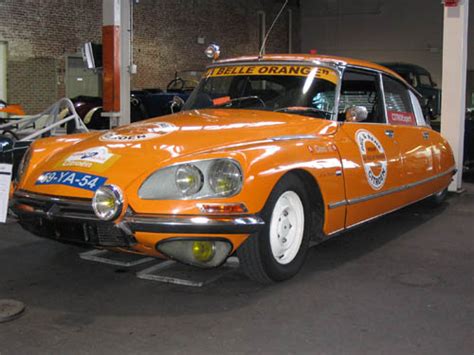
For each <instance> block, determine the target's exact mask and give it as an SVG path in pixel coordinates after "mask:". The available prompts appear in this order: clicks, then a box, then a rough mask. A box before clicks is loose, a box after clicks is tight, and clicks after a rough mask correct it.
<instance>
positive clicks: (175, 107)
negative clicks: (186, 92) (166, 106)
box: [170, 96, 184, 113]
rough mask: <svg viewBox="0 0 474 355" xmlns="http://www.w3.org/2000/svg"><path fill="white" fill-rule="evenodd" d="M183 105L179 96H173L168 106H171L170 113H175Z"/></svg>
mask: <svg viewBox="0 0 474 355" xmlns="http://www.w3.org/2000/svg"><path fill="white" fill-rule="evenodd" d="M183 106H184V100H183V98H182V97H180V96H174V97H173V100H171V104H170V108H171V113H176V112H179V111H181V109H182V108H183Z"/></svg>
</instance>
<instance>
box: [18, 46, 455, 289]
mask: <svg viewBox="0 0 474 355" xmlns="http://www.w3.org/2000/svg"><path fill="white" fill-rule="evenodd" d="M455 171H456V166H455V162H454V158H453V154H452V151H451V148H450V146H449V144H448V143H447V141H446V140H445V139H443V137H441V135H440V134H439V133H437V132H435V131H433V130H432V129H431V127H430V126H429V125H428V124H427V123H426V121H425V119H424V117H423V113H422V110H421V106H420V103H419V100H418V93H417V92H416V91H415V90H414V89H413V88H412V87H411V86H410V85H408V84H407V83H406V82H405V81H404V80H403V78H401V77H400V76H398V75H397V74H396V73H394V72H393V71H390V70H389V69H386V68H384V67H382V66H379V65H376V64H373V63H370V62H365V61H359V60H353V59H348V58H338V57H326V56H316V55H285V54H283V55H263V56H255V57H243V58H235V59H228V60H222V61H214V62H213V63H212V64H211V65H210V66H209V67H208V69H207V71H206V73H205V75H204V76H203V78H202V79H201V81H200V83H199V85H198V86H197V88H196V89H195V90H194V91H193V93H192V94H191V96H190V97H189V98H188V100H187V102H186V103H185V104H184V106H183V107H182V111H181V112H178V113H176V114H173V115H167V116H162V117H158V118H153V119H149V120H146V121H142V122H136V123H134V124H131V125H128V126H123V127H118V128H115V129H113V130H109V131H105V132H90V133H83V134H75V135H70V136H68V137H67V139H66V140H65V139H63V138H45V139H40V140H37V141H35V142H34V143H33V144H32V146H31V148H30V149H29V151H28V153H27V154H26V155H25V156H24V158H23V162H22V164H21V166H20V168H19V172H18V177H17V183H16V185H15V191H14V197H13V201H12V202H13V204H12V208H13V210H14V211H15V213H16V214H17V216H18V218H19V223H20V224H21V225H22V226H23V227H24V228H25V229H26V230H28V231H30V232H32V233H34V234H36V235H38V236H41V237H45V238H50V239H54V240H56V241H59V242H65V243H76V244H82V245H85V246H88V247H95V248H111V249H113V250H115V251H122V252H126V253H139V254H144V255H149V256H153V257H158V258H165V259H174V260H177V261H179V262H181V263H185V264H189V265H192V266H195V267H200V268H213V267H218V266H220V265H222V264H223V263H224V262H225V260H226V259H227V258H228V257H229V256H231V255H237V256H238V258H239V264H240V267H241V268H242V270H243V271H244V273H245V274H246V275H247V276H248V277H250V278H252V279H254V280H257V281H259V282H263V283H269V282H276V281H282V280H285V279H288V278H290V277H292V276H293V275H295V274H296V273H297V272H298V271H299V270H300V268H301V267H302V265H303V263H304V261H305V258H306V256H307V254H308V249H309V246H310V244H311V243H318V242H323V241H325V240H328V239H329V238H331V237H333V236H335V235H337V234H339V233H341V232H343V231H346V230H349V229H351V228H353V227H356V226H359V225H360V224H362V223H365V222H368V221H371V220H373V219H374V218H377V217H380V216H383V215H385V214H387V213H389V212H392V211H394V210H397V209H400V208H402V207H405V206H406V205H409V204H412V203H414V202H417V201H419V200H422V199H427V198H428V199H430V201H431V202H432V203H433V204H435V205H437V204H440V203H441V202H442V201H443V199H444V197H445V196H446V191H447V186H448V185H449V184H450V182H451V180H452V176H453V174H455Z"/></svg>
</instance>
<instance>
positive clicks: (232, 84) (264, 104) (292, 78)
mask: <svg viewBox="0 0 474 355" xmlns="http://www.w3.org/2000/svg"><path fill="white" fill-rule="evenodd" d="M338 80H339V77H338V75H337V73H336V72H335V71H334V70H332V69H329V68H324V67H317V66H312V65H311V66H303V65H290V64H289V65H281V64H275V65H269V64H261V65H260V64H259V65H232V66H223V67H211V68H209V69H208V70H207V72H206V74H205V75H204V77H203V79H202V80H201V82H200V84H199V86H198V87H197V88H196V89H195V90H194V92H193V93H192V94H191V96H190V97H189V99H188V100H187V101H186V104H185V106H184V108H183V110H194V109H206V108H219V109H249V110H265V111H276V112H283V113H292V114H301V115H306V116H311V117H315V118H324V119H331V118H332V117H333V114H334V113H335V106H334V104H335V96H336V88H337V82H338Z"/></svg>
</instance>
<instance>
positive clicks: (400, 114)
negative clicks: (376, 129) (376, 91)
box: [383, 75, 416, 126]
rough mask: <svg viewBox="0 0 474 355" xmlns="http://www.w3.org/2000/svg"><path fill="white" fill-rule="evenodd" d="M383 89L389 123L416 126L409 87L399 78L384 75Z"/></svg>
mask: <svg viewBox="0 0 474 355" xmlns="http://www.w3.org/2000/svg"><path fill="white" fill-rule="evenodd" d="M383 91H384V94H385V108H386V111H387V121H388V123H390V124H393V125H404V126H416V118H415V114H414V112H413V107H412V104H411V98H410V94H409V90H408V88H407V87H406V86H405V85H403V84H402V83H401V82H399V81H398V80H395V79H392V78H390V77H388V76H386V75H383Z"/></svg>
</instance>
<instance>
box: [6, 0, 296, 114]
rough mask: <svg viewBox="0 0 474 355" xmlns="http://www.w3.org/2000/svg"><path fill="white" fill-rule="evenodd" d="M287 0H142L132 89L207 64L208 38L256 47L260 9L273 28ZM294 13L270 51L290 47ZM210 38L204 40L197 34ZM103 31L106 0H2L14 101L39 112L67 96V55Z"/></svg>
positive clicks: (240, 50) (244, 49)
mask: <svg viewBox="0 0 474 355" xmlns="http://www.w3.org/2000/svg"><path fill="white" fill-rule="evenodd" d="M281 4H282V0H233V1H228V0H227V1H226V0H140V2H139V3H138V4H137V5H136V6H135V8H134V24H135V26H134V29H135V33H134V35H135V43H134V56H135V63H136V64H137V65H138V73H137V74H136V75H135V76H133V79H132V88H144V87H161V88H163V87H165V86H166V84H167V83H168V82H169V81H170V80H171V79H172V78H173V77H174V72H175V71H176V70H186V69H203V67H204V66H205V65H206V64H207V63H208V60H207V59H206V58H204V55H203V51H204V49H205V47H206V45H207V43H208V42H211V41H216V42H218V43H219V44H220V45H221V49H222V55H223V57H231V56H237V55H247V54H256V53H257V52H258V16H257V12H258V11H260V10H263V11H265V12H266V14H267V28H268V27H269V26H270V23H271V20H272V19H273V16H274V15H275V14H276V13H277V12H278V10H279V9H280V6H281ZM290 6H291V8H292V9H293V15H294V22H293V23H294V28H295V35H294V38H295V40H294V41H293V43H294V44H295V51H299V47H298V44H299V41H298V31H297V29H299V28H300V25H299V23H298V14H299V10H298V7H297V6H298V5H297V2H296V1H293V2H292V5H290ZM287 26H288V17H287V16H284V17H282V20H281V21H279V23H278V25H277V26H276V28H275V32H274V33H273V34H272V36H271V38H270V40H269V42H268V50H267V52H286V51H287V49H288V34H287ZM198 36H202V37H205V43H206V44H198V43H197V37H198ZM101 38H102V0H1V1H0V41H7V42H8V50H9V58H8V78H7V79H8V85H7V86H8V100H9V101H10V102H12V103H13V102H14V103H20V104H22V105H23V106H24V108H25V110H26V111H27V113H37V112H40V111H42V110H44V109H45V108H46V107H47V106H49V105H50V104H52V103H54V102H55V101H56V100H57V99H59V98H60V97H63V96H64V95H65V87H64V76H65V58H66V55H70V54H74V53H77V52H78V49H79V48H80V46H81V44H82V43H84V42H86V41H93V42H96V43H100V42H101Z"/></svg>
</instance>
